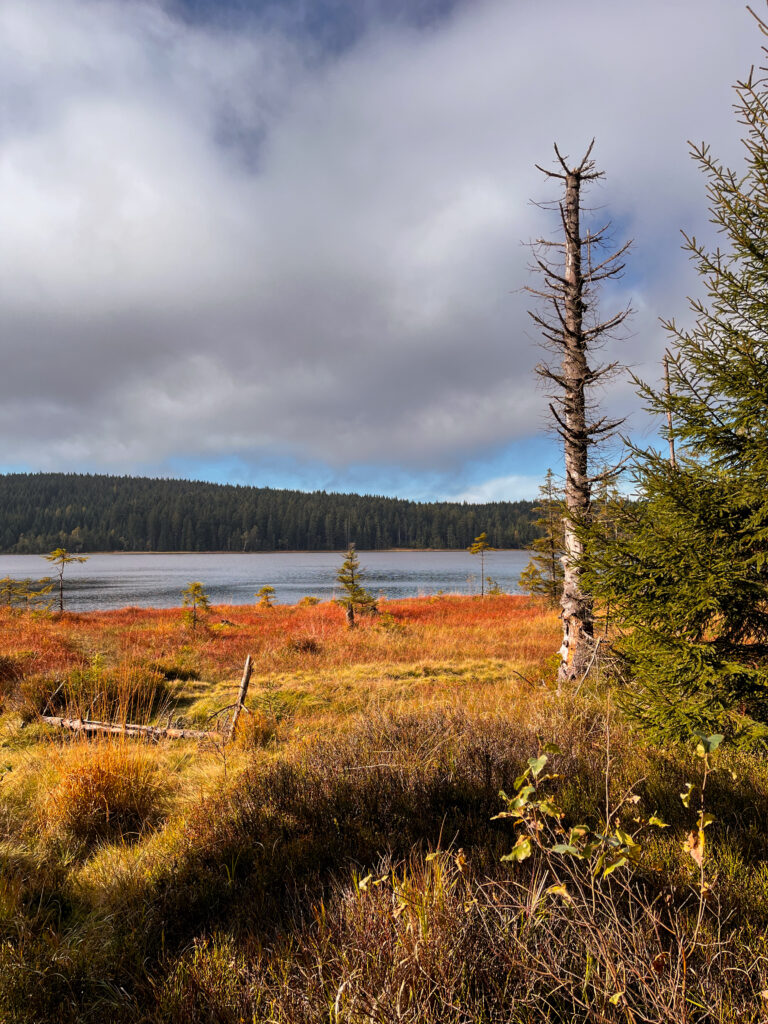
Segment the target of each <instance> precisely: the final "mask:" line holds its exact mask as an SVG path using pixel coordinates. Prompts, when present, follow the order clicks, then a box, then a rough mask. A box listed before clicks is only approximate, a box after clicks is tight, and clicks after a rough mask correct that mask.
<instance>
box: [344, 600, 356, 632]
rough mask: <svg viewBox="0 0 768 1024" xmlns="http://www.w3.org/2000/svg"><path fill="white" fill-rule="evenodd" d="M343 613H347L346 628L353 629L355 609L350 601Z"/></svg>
mask: <svg viewBox="0 0 768 1024" xmlns="http://www.w3.org/2000/svg"><path fill="white" fill-rule="evenodd" d="M345 611H346V613H347V626H348V627H349V628H350V629H353V628H354V625H355V607H354V605H353V604H352V602H351V601H349V602H348V603H347V605H346V608H345Z"/></svg>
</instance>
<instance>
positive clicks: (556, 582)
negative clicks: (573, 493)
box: [520, 469, 565, 606]
mask: <svg viewBox="0 0 768 1024" xmlns="http://www.w3.org/2000/svg"><path fill="white" fill-rule="evenodd" d="M564 511H565V509H564V497H563V492H562V490H561V489H560V488H559V487H558V486H557V484H556V482H555V474H554V473H553V472H552V470H551V469H548V470H547V475H546V477H545V478H544V483H543V484H542V485H541V487H539V501H538V504H537V505H536V507H535V508H534V512H536V513H537V514H538V516H539V518H538V519H537V520H536V523H535V525H536V526H537V527H538V528H539V530H540V531H541V535H540V536H539V537H537V538H536V540H534V542H533V544H532V545H531V548H532V549H533V552H534V555H533V558H532V559H531V560H530V562H529V563H528V565H527V566H526V567H525V569H524V570H523V572H522V573H521V575H520V586H521V588H522V589H523V590H524V591H525V592H526V593H528V594H540V595H541V596H543V597H545V598H546V599H547V602H548V603H549V604H551V605H553V606H554V605H556V604H557V603H558V601H559V600H560V596H561V594H562V593H563V577H564V575H565V570H564V568H563V556H564V555H565V527H564V524H563V516H564Z"/></svg>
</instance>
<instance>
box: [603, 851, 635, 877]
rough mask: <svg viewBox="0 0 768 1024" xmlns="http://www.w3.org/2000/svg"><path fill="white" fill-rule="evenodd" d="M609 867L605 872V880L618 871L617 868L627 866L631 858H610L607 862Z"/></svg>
mask: <svg viewBox="0 0 768 1024" xmlns="http://www.w3.org/2000/svg"><path fill="white" fill-rule="evenodd" d="M607 863H608V867H607V868H606V869H605V871H604V872H603V878H607V877H608V875H610V874H611V872H613V871H616V869H617V868H623V867H624V865H625V864H628V863H629V858H627V857H625V856H623V855H622V856H619V857H614V858H610V859H608V860H607Z"/></svg>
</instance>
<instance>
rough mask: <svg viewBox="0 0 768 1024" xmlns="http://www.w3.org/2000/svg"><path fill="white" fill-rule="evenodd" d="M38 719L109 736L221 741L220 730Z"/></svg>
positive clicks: (63, 727) (42, 716) (52, 717)
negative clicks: (209, 730)
mask: <svg viewBox="0 0 768 1024" xmlns="http://www.w3.org/2000/svg"><path fill="white" fill-rule="evenodd" d="M40 720H41V721H43V722H45V723H46V725H55V726H58V728H60V729H69V730H70V732H82V733H86V734H91V733H93V734H96V733H102V734H104V733H106V734H107V735H109V736H131V737H139V736H145V737H146V738H147V739H152V740H218V741H221V739H222V735H221V733H220V732H203V731H202V730H200V729H172V728H170V727H168V728H163V726H161V725H159V726H156V725H133V724H131V723H130V722H126V723H125V724H124V725H120V724H116V723H115V722H96V721H93V720H91V719H89V718H59V717H57V716H55V715H41V717H40Z"/></svg>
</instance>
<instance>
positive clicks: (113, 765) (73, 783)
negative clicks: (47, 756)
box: [38, 739, 167, 847]
mask: <svg viewBox="0 0 768 1024" xmlns="http://www.w3.org/2000/svg"><path fill="white" fill-rule="evenodd" d="M53 772H54V777H55V781H54V782H53V784H52V785H51V787H50V789H48V790H47V792H46V793H45V794H44V795H43V796H42V799H41V801H40V807H39V810H38V814H39V818H38V821H39V828H40V831H41V833H42V834H44V835H47V836H51V837H55V838H56V839H57V840H59V841H60V842H62V843H65V844H70V845H72V844H74V845H76V846H78V847H80V846H85V847H90V846H92V845H93V844H95V843H97V842H99V841H104V840H116V839H119V840H122V841H135V840H136V839H138V838H140V837H141V835H142V834H143V833H144V832H145V831H146V830H147V829H148V828H150V827H151V826H153V825H156V824H157V823H158V822H159V821H160V819H161V816H162V812H163V808H164V806H165V804H166V802H167V796H166V786H165V785H164V783H163V780H162V779H161V777H160V775H159V772H158V765H157V762H156V760H155V759H154V758H153V756H152V753H151V751H150V749H149V748H148V747H147V746H146V745H142V744H135V743H132V742H131V741H130V740H117V741H115V740H109V739H108V740H96V741H91V742H89V743H87V744H83V743H74V744H72V745H71V746H69V747H67V748H64V749H62V750H60V751H58V752H57V753H56V754H55V756H54V758H53Z"/></svg>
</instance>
